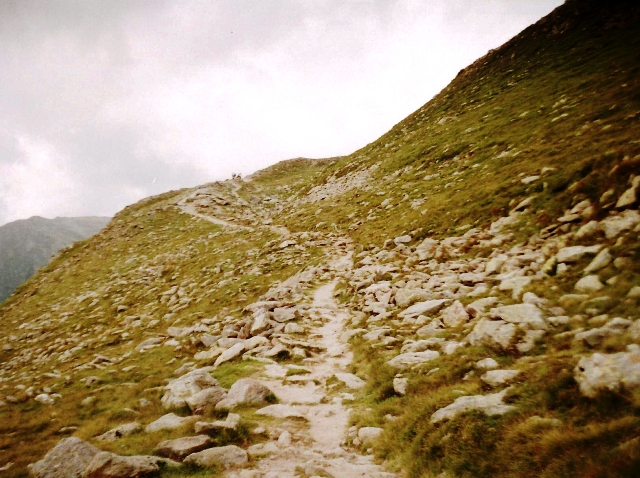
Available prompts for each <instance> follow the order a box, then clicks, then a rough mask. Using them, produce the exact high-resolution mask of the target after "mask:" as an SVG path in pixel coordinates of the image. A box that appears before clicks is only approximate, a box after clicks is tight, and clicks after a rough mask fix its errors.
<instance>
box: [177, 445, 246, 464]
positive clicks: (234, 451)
mask: <svg viewBox="0 0 640 478" xmlns="http://www.w3.org/2000/svg"><path fill="white" fill-rule="evenodd" d="M248 461H249V455H248V453H247V452H246V451H245V450H243V449H242V448H240V447H237V446H235V445H227V446H220V447H215V448H209V449H208V450H203V451H199V452H197V453H192V454H191V455H189V456H188V457H186V458H185V460H184V463H186V464H193V465H197V466H201V467H203V468H211V467H216V466H220V465H222V466H224V467H225V468H229V467H232V466H241V465H244V464H245V463H247V462H248Z"/></svg>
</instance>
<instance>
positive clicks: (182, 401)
mask: <svg viewBox="0 0 640 478" xmlns="http://www.w3.org/2000/svg"><path fill="white" fill-rule="evenodd" d="M216 385H218V381H217V380H216V379H215V378H213V377H212V376H211V375H209V372H208V369H204V368H203V369H196V370H193V371H191V372H189V373H187V374H185V375H183V376H182V377H179V378H177V379H175V380H171V381H170V382H169V383H168V384H167V385H166V386H165V387H164V389H165V392H164V395H163V396H162V399H161V402H162V406H163V407H164V408H165V409H167V410H170V409H172V408H181V407H184V406H186V405H187V402H186V400H187V398H189V397H192V396H193V395H195V394H196V393H198V392H200V391H202V390H204V389H205V388H209V387H214V386H216Z"/></svg>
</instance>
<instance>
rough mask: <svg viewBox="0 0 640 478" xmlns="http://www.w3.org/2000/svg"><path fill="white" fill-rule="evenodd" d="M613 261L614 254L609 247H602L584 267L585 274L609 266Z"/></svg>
mask: <svg viewBox="0 0 640 478" xmlns="http://www.w3.org/2000/svg"><path fill="white" fill-rule="evenodd" d="M612 261H613V256H612V255H611V253H610V252H609V248H608V247H607V248H605V249H602V250H601V251H600V252H599V253H598V255H597V256H596V257H595V258H594V259H593V260H592V261H591V263H590V264H589V265H588V266H587V267H586V268H585V269H584V274H591V273H592V272H598V271H599V270H601V269H604V268H605V267H607V266H608V265H609V264H610V263H611V262H612Z"/></svg>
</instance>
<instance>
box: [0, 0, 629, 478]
mask: <svg viewBox="0 0 640 478" xmlns="http://www.w3.org/2000/svg"><path fill="white" fill-rule="evenodd" d="M639 20H640V7H638V6H636V5H635V3H633V2H622V1H616V2H599V1H592V0H583V1H578V0H573V1H568V2H566V3H565V4H564V5H563V6H561V7H559V8H558V9H557V10H556V11H554V12H553V13H552V14H550V15H549V16H548V17H546V18H544V19H542V20H540V21H539V22H538V23H536V24H535V25H532V26H531V27H529V28H528V29H526V30H525V31H523V32H522V33H521V34H520V35H518V36H517V37H515V38H514V39H512V40H511V41H509V42H508V43H507V44H505V45H503V46H502V47H500V48H498V49H497V50H494V51H491V52H489V53H488V54H487V55H486V56H485V57H483V58H481V59H479V60H478V61H476V62H475V63H474V64H473V65H471V66H469V67H468V68H466V69H465V70H463V71H461V72H460V73H459V74H458V76H457V77H456V78H455V79H454V80H453V81H452V82H451V84H450V85H449V86H448V87H447V88H445V89H444V90H443V91H442V92H441V93H440V94H438V95H437V96H436V97H434V98H433V99H432V100H431V101H429V102H428V103H427V104H425V105H424V106H423V107H421V108H420V109H418V110H417V111H416V112H415V113H413V114H412V115H410V116H409V117H408V118H406V119H405V120H403V121H402V122H400V123H399V124H398V125H396V126H395V127H394V128H392V129H391V130H390V131H389V132H388V133H387V134H385V135H384V136H382V137H381V138H379V139H378V140H376V141H374V142H373V143H371V144H369V145H367V146H365V147H364V148H362V149H360V150H358V151H356V152H354V153H353V154H352V155H350V156H347V157H341V158H331V159H327V160H307V159H301V158H300V159H296V160H291V161H285V162H282V163H279V164H277V165H275V166H272V167H271V168H268V169H266V170H263V171H260V172H258V173H255V174H254V175H253V176H251V177H250V178H247V179H246V180H245V181H240V180H233V181H225V182H220V183H213V184H208V185H204V186H201V187H200V188H194V189H189V190H181V191H172V192H168V193H166V194H163V195H161V196H156V197H153V198H149V199H146V200H144V201H141V202H140V203H138V204H135V205H133V206H130V207H128V208H126V209H125V210H123V211H122V212H120V213H119V214H118V215H116V217H115V218H114V219H113V220H112V221H111V223H110V224H109V225H108V226H107V227H106V228H105V229H104V230H102V231H101V232H100V233H99V234H98V235H96V236H94V237H92V238H90V239H88V240H86V241H83V242H78V243H75V244H74V245H73V246H71V247H69V248H68V249H65V250H64V251H63V252H62V253H61V254H59V255H58V256H56V257H55V258H54V259H53V260H52V261H51V262H50V263H49V264H48V265H47V266H46V267H44V268H43V269H41V270H40V271H39V272H38V273H37V274H36V275H35V276H34V277H33V278H31V279H30V280H29V281H28V282H27V283H26V284H24V285H23V286H21V287H19V288H18V290H17V291H16V292H15V293H14V294H13V295H12V296H11V297H10V298H9V299H7V300H6V301H5V302H4V303H3V304H2V306H0V307H1V308H0V315H1V320H2V323H3V329H2V332H0V337H2V339H3V344H4V347H3V348H0V363H1V364H2V365H1V367H0V402H1V404H0V466H2V465H3V464H5V463H9V462H10V463H12V464H13V465H12V466H11V467H9V468H8V469H7V470H6V471H5V472H4V473H5V476H26V473H27V472H26V465H27V464H28V463H32V462H33V461H35V460H36V459H40V458H41V457H42V456H43V455H44V454H45V453H46V452H47V451H48V450H50V449H51V448H52V447H53V446H54V445H55V444H56V443H57V442H58V441H59V440H60V439H61V438H63V437H66V436H70V435H73V436H77V437H80V438H82V439H83V440H86V441H88V442H90V443H93V444H94V445H96V446H98V447H99V448H101V449H103V450H108V451H113V452H115V453H119V454H122V455H135V454H150V453H153V450H154V447H155V445H156V444H157V443H158V442H159V441H160V440H165V439H169V438H177V437H180V436H186V435H189V434H193V432H192V431H191V430H190V429H187V427H185V428H182V429H177V430H173V431H161V432H154V433H138V434H134V435H131V436H129V437H124V438H122V439H120V440H117V441H114V442H101V441H99V440H97V439H96V437H97V436H98V435H100V434H102V433H104V432H106V431H108V430H109V429H110V428H112V427H113V426H115V425H118V424H121V423H124V422H130V421H133V420H135V421H137V422H139V423H142V424H143V425H146V424H148V423H150V422H152V421H153V420H155V419H157V418H158V417H159V416H160V415H162V414H163V413H165V410H164V409H163V407H162V404H161V401H160V397H161V396H162V394H163V387H164V386H165V385H166V383H167V382H168V380H170V379H173V378H175V377H176V376H178V375H179V374H180V373H184V372H185V371H188V370H190V367H191V368H193V367H196V366H199V367H201V366H206V365H212V364H213V362H214V361H215V358H213V357H214V356H213V355H207V354H209V353H214V352H216V351H217V353H219V350H218V349H217V348H216V347H217V346H212V345H211V344H210V342H212V341H214V339H215V340H220V339H221V338H223V339H224V338H228V337H236V336H237V335H238V334H239V333H240V332H242V330H245V327H247V325H250V324H251V323H252V322H251V320H252V318H251V313H250V311H251V310H252V306H254V305H255V304H256V303H258V304H259V303H261V302H264V301H265V298H266V297H271V296H272V295H273V294H275V292H274V291H276V292H277V291H278V290H279V289H278V287H279V286H282V284H283V283H284V284H286V282H285V281H287V280H288V279H290V278H292V277H294V276H295V277H297V278H299V277H301V276H300V275H298V274H299V273H303V275H304V273H308V274H310V275H311V276H312V277H313V279H311V280H306V281H305V280H302V281H299V283H298V282H296V283H297V284H298V286H296V287H297V289H296V294H298V295H299V297H301V298H300V299H299V300H293V299H291V298H289V299H282V300H283V301H284V302H286V305H287V306H288V307H289V306H295V305H296V304H298V303H301V302H304V301H305V300H307V299H309V297H310V296H311V295H312V294H313V291H314V290H315V288H317V287H319V286H320V285H322V284H325V283H327V282H328V281H329V280H339V282H338V286H337V287H336V290H335V293H334V295H335V297H336V298H337V299H338V300H339V302H340V304H341V307H343V308H344V310H347V311H348V314H349V319H348V320H347V325H346V332H348V333H347V334H346V335H345V338H348V339H349V343H350V345H351V347H352V350H353V352H354V354H355V358H354V360H353V363H352V364H351V365H350V369H349V371H350V372H352V373H354V374H355V375H357V376H358V377H360V378H361V379H363V380H364V381H365V382H366V385H365V386H364V388H362V389H359V390H357V391H350V390H347V388H345V386H344V384H341V382H340V380H339V379H337V378H332V379H330V380H327V381H326V383H322V384H321V385H322V386H323V387H325V388H326V389H327V393H328V395H327V396H328V397H329V398H328V400H338V398H339V397H344V396H343V395H340V394H342V393H346V392H347V391H349V393H351V392H353V393H352V396H350V398H349V400H347V399H344V401H345V403H347V402H348V403H349V406H350V407H351V408H352V410H353V414H352V415H351V419H350V420H351V422H350V425H351V426H352V427H354V428H352V429H350V432H349V435H348V436H347V438H346V443H345V445H344V448H345V449H347V450H350V451H353V452H354V453H355V451H358V452H362V453H365V454H366V453H368V454H373V455H374V456H375V458H376V459H377V460H378V461H379V462H380V463H383V464H384V466H386V467H387V468H388V469H389V470H391V471H392V472H395V473H398V476H406V477H436V476H437V477H441V478H442V477H479V476H482V477H484V476H486V477H489V476H491V477H520V476H547V477H559V476H566V477H569V476H571V477H573V476H575V477H577V476H580V477H584V476H592V477H603V476H611V477H613V476H629V477H631V476H638V474H639V473H640V441H639V439H640V370H638V369H637V364H636V365H633V364H631V365H629V366H628V367H629V368H628V370H627V371H628V374H627V375H626V376H625V374H622V375H623V376H622V378H620V379H619V380H618V382H615V381H614V383H613V385H611V387H610V388H609V389H603V388H602V387H601V388H598V389H597V390H596V392H594V393H589V392H585V390H587V389H586V388H584V387H583V383H584V378H583V373H586V372H585V370H583V369H586V368H588V367H590V366H591V365H589V360H593V358H594V357H598V356H599V355H597V354H602V357H604V358H605V359H611V360H614V359H616V360H617V358H620V360H622V359H623V358H624V359H625V360H627V359H628V360H630V361H631V362H633V360H636V358H638V352H634V350H636V349H635V348H634V345H637V344H638V343H640V316H639V315H638V300H640V243H639V242H638V232H639V229H640V226H638V224H640V219H638V220H637V221H636V219H637V218H639V217H640V216H638V212H637V209H638V200H639V199H640V198H639V197H638V190H639V189H640V182H639V181H638V179H637V178H638V177H639V176H640V75H639V73H640V26H639V25H640V22H639ZM634 188H635V189H634ZM625 198H626V199H625ZM623 199H625V200H624V201H623ZM625 221H626V222H625ZM623 223H624V224H623ZM620 224H623V225H620ZM614 225H615V228H614V227H613V226H614ZM613 229H615V230H613ZM400 236H409V237H405V238H401V237H400ZM352 244H353V249H354V255H353V257H352V261H351V262H352V265H351V267H350V268H348V270H347V271H342V272H340V273H339V274H337V273H335V272H333V269H332V266H330V265H329V264H330V262H331V260H330V258H331V257H334V256H335V255H336V253H337V251H338V250H339V249H341V248H342V249H344V248H345V247H346V246H348V247H352V246H351V245H352ZM578 246H584V247H591V248H592V249H590V250H591V252H581V253H580V254H578V255H577V256H576V257H575V258H571V259H566V258H565V259H563V258H562V255H563V254H565V255H566V254H569V253H570V252H572V251H576V250H577V249H571V250H567V249H566V248H567V247H578ZM594 246H595V247H594ZM603 251H606V254H605V252H603ZM596 253H598V256H597V257H599V258H601V261H600V263H599V264H597V265H594V264H593V263H592V260H593V259H594V256H595V254H596ZM583 278H586V279H588V280H587V281H586V282H585V281H583ZM298 289H299V290H298ZM634 290H636V293H634V292H633V291H634ZM270 294H271V295H270ZM294 295H295V294H294ZM479 299H484V300H485V304H488V305H485V306H482V307H481V306H479V305H478V303H477V302H476V301H478V300H479ZM287 300H288V301H289V302H287ZM425 301H440V302H441V304H440V308H439V309H438V307H434V308H433V310H430V311H428V312H424V314H415V315H414V316H412V315H410V314H409V315H407V314H406V313H405V312H406V309H407V307H409V306H411V305H412V304H414V303H418V304H420V303H422V302H425ZM511 306H517V307H520V306H524V307H523V309H526V310H529V311H530V310H534V312H535V313H534V315H535V317H534V318H535V319H536V320H533V319H531V322H530V323H523V322H518V320H520V318H518V319H517V320H516V321H515V322H514V323H512V322H509V321H508V320H507V319H503V318H502V316H501V315H500V313H502V312H501V309H500V308H501V307H507V308H508V307H511ZM494 307H495V309H493V308H494ZM502 310H505V309H502ZM508 310H513V309H508ZM519 310H520V309H519ZM536 314H539V316H538V315H536ZM458 319H459V320H458ZM527 320H529V318H527ZM311 322H313V320H312V319H310V318H308V317H306V316H304V317H297V318H296V320H295V323H296V324H299V325H300V326H302V327H303V328H304V327H307V326H308V325H309V324H310V323H311ZM531 324H533V325H531ZM485 326H488V327H501V329H500V331H498V329H495V330H496V331H495V333H493V335H491V334H488V336H482V337H481V332H482V327H485ZM183 328H184V329H188V328H193V329H192V331H191V332H189V333H187V335H184V336H180V335H176V334H175V333H174V332H175V331H176V330H178V329H181V330H182V329H183ZM232 328H233V329H234V330H235V331H234V332H233V333H234V334H236V335H229V334H228V331H229V330H231V329H232ZM281 329H282V328H281ZM305 330H306V332H304V333H303V335H302V338H303V339H304V340H308V341H312V340H313V339H314V334H313V333H310V332H309V330H310V329H308V328H307V329H305ZM238 331H240V332H238ZM281 332H282V330H279V332H278V333H279V334H280V333H281ZM500 334H502V335H500ZM294 336H295V334H294V333H293V332H292V333H281V334H280V335H278V336H277V337H276V338H275V339H274V338H270V340H271V345H270V346H273V347H274V348H276V347H277V346H281V347H283V349H280V350H283V351H284V352H283V353H281V354H279V355H277V356H275V355H274V356H273V357H271V359H265V357H261V356H259V355H258V356H257V357H256V356H253V355H251V354H249V355H247V354H245V356H243V359H242V360H241V359H236V360H233V361H230V362H227V363H225V364H223V365H220V366H218V367H217V368H214V369H212V371H211V373H212V375H213V376H214V377H215V378H217V379H218V380H219V381H220V383H221V385H223V386H224V387H226V388H228V387H229V386H231V385H232V384H233V383H234V382H235V381H236V380H237V379H238V378H240V377H245V376H260V375H259V374H260V373H263V372H264V369H265V367H266V366H268V365H267V364H273V363H276V364H279V365H282V366H284V367H287V370H288V371H287V377H288V378H290V377H291V376H296V375H299V374H304V373H305V372H304V370H301V369H300V366H301V365H308V363H311V362H305V360H307V359H308V360H313V358H314V357H318V356H321V355H319V354H320V353H319V352H318V351H317V350H316V349H313V348H311V349H310V350H311V351H310V352H307V356H306V357H307V358H306V359H302V358H301V356H300V355H298V356H296V355H295V354H294V353H293V349H294V345H290V344H296V343H298V342H295V341H293V338H292V337H294ZM274 337H275V336H274ZM501 337H502V338H501ZM504 337H506V338H504ZM503 338H504V340H503ZM298 339H300V337H298ZM298 339H296V340H298ZM216 343H220V342H216ZM283 344H284V345H283ZM285 349H286V350H285ZM408 351H409V353H423V352H429V353H431V356H430V358H429V360H428V361H427V360H426V359H425V360H424V361H422V362H418V363H415V364H414V365H413V366H410V367H406V368H404V369H398V368H396V367H395V366H394V362H393V360H394V359H396V358H397V357H399V356H401V355H402V354H404V353H408ZM435 352H437V353H435ZM634 354H636V355H634ZM216 357H217V355H216ZM616 357H617V358H616ZM489 358H490V359H492V360H493V361H495V366H494V368H495V367H497V368H498V369H499V370H503V371H508V372H514V373H515V375H513V377H511V378H510V379H509V380H507V381H505V382H504V383H503V382H500V383H498V382H495V383H494V382H492V381H491V380H489V379H487V378H486V376H485V371H484V370H482V369H481V366H480V365H478V363H479V362H480V361H481V360H486V359H489ZM273 361H275V362H273ZM585 364H587V365H585ZM296 367H297V368H296ZM634 367H635V368H634ZM614 369H615V366H613V365H610V369H609V371H608V372H607V370H605V372H603V376H609V377H613V378H615V375H616V373H617V372H616V373H613V372H611V370H614ZM598 370H600V369H598ZM615 370H617V369H615ZM403 384H404V388H403ZM605 388H606V387H605ZM41 394H46V395H47V396H50V397H53V402H54V403H53V404H46V403H41V402H40V401H37V400H35V397H37V396H39V395H41ZM499 394H502V395H501V396H500V397H499V406H500V407H506V408H503V409H500V410H501V411H500V413H495V414H493V413H489V412H487V413H485V412H483V411H481V410H479V409H472V408H469V409H467V410H466V411H465V412H462V413H459V414H457V415H455V416H451V417H449V418H448V419H444V420H438V419H436V418H435V417H438V416H439V415H438V414H440V413H444V412H442V410H445V409H446V408H447V407H449V406H451V405H453V404H455V403H460V402H458V400H459V399H460V398H464V397H473V399H474V400H475V399H477V398H478V397H480V396H482V397H487V396H494V395H499ZM346 396H348V394H347V395H346ZM467 400H468V399H467ZM255 412H256V408H255V407H253V408H252V407H247V408H243V409H241V410H240V412H239V413H240V414H241V415H242V420H243V422H242V423H243V425H242V427H241V428H240V429H238V430H237V433H235V434H230V435H217V436H214V437H213V438H214V439H215V440H216V444H218V445H223V444H227V443H234V444H237V445H239V446H241V447H243V448H247V447H249V446H250V445H252V444H253V445H255V444H256V443H264V442H266V441H268V440H270V439H272V438H273V437H269V436H267V437H265V435H264V433H263V434H262V435H261V434H260V433H256V432H254V431H255V429H256V428H260V427H266V428H267V429H268V428H274V429H278V430H280V431H281V429H280V428H278V427H281V426H284V425H283V424H282V423H281V422H278V421H277V420H272V421H267V422H265V421H263V419H261V418H259V417H258V416H257V415H256V414H255ZM179 414H181V415H188V414H189V411H188V410H181V411H180V412H179ZM209 418H211V419H213V418H221V415H220V414H217V413H213V414H211V415H210V416H209ZM296 426H297V427H298V428H296V429H295V430H296V433H297V430H298V429H302V428H303V427H302V425H299V424H297V425H296ZM362 427H376V428H380V429H381V432H380V433H381V434H380V435H379V436H378V437H377V438H375V439H372V440H370V441H366V440H360V436H359V435H358V433H359V432H358V430H359V429H360V430H361V429H362ZM352 432H354V433H355V434H354V433H352ZM267 435H269V434H268V433H267ZM276 439H277V437H276ZM293 446H294V447H295V446H296V445H295V443H294V445H293ZM249 466H252V467H259V466H260V459H259V458H257V457H254V458H252V460H251V462H250V465H249ZM218 471H219V472H220V473H221V474H222V470H218ZM163 473H164V475H165V476H210V475H209V474H208V473H209V472H204V471H202V470H199V469H196V468H182V469H180V470H178V471H175V470H174V471H172V470H169V471H165V472H163ZM298 476H307V471H305V470H302V469H301V470H299V473H298Z"/></svg>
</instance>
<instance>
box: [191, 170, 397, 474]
mask: <svg viewBox="0 0 640 478" xmlns="http://www.w3.org/2000/svg"><path fill="white" fill-rule="evenodd" d="M230 182H231V188H230V191H229V192H230V193H231V195H232V196H233V199H234V200H235V203H234V205H235V206H238V205H240V206H244V207H245V216H244V217H245V219H247V218H250V219H251V220H252V222H254V223H255V221H256V218H260V219H261V220H262V221H264V216H265V215H267V214H268V213H267V212H265V211H264V210H261V211H259V212H258V211H256V210H255V208H252V207H251V205H250V204H249V203H248V202H247V201H245V200H244V199H243V198H242V197H241V196H240V195H239V194H238V191H239V190H240V189H241V187H242V183H243V180H235V181H230ZM216 190H218V191H219V189H218V188H215V189H213V188H209V189H208V190H207V189H205V188H199V189H197V190H196V191H195V192H193V193H191V194H189V195H188V196H186V197H184V198H183V199H182V200H181V201H180V202H179V203H178V205H179V207H180V209H181V210H182V211H183V212H185V213H188V214H191V215H192V216H195V217H199V218H201V219H205V220H208V221H210V222H212V223H214V224H217V225H220V226H223V227H225V228H229V229H243V230H252V229H253V227H252V226H245V225H241V224H234V223H232V222H230V221H227V220H224V219H221V217H220V215H221V214H220V212H221V208H219V207H218V208H216V212H217V214H216V215H212V214H211V213H206V214H205V213H202V212H199V209H202V208H210V207H211V202H212V201H211V198H212V197H213V198H215V199H214V201H215V202H217V203H222V205H228V204H229V202H228V201H229V200H228V196H227V199H221V197H220V195H218V194H216V193H215V192H214V191H216ZM207 196H208V197H207ZM204 197H207V199H204ZM225 203H226V204H225ZM264 222H266V223H267V224H265V223H264ZM264 222H262V223H260V224H259V226H261V227H266V228H268V229H270V230H272V231H274V232H276V233H278V234H280V235H283V236H285V235H287V234H289V231H288V230H287V228H286V227H283V226H278V225H272V224H271V221H270V220H267V221H264ZM338 242H341V243H342V244H345V245H343V246H342V247H341V248H338V250H337V251H334V253H335V254H336V256H334V257H333V258H332V260H331V261H330V262H329V263H328V264H327V269H328V272H329V273H330V274H331V276H332V278H331V281H330V282H328V283H326V284H323V285H320V286H318V287H317V288H316V289H315V290H313V291H311V293H310V296H311V303H310V304H304V303H302V304H298V306H297V307H298V308H299V309H304V310H305V315H306V316H308V317H310V318H311V319H312V320H313V324H314V327H312V328H311V329H310V330H309V333H308V335H309V337H311V338H314V339H315V340H316V342H317V345H315V344H314V346H313V350H314V352H317V353H316V355H315V356H314V357H313V358H310V359H305V360H304V363H305V365H304V367H299V368H297V367H296V368H292V369H291V368H288V367H287V366H283V365H280V364H278V363H271V364H269V365H267V367H266V368H265V370H264V371H263V372H261V373H259V374H258V376H257V377H255V378H257V381H258V382H260V383H262V384H263V385H265V386H266V387H267V388H268V389H269V390H271V391H272V392H273V394H274V395H275V397H276V398H277V401H278V404H277V405H274V406H273V408H271V409H270V410H265V412H264V413H266V414H270V415H271V416H274V417H281V418H284V420H285V422H284V423H283V424H282V426H281V427H279V428H278V429H277V430H272V431H271V432H270V435H274V436H275V435H277V442H275V443H274V442H266V443H261V444H257V445H253V446H252V447H250V449H249V453H250V455H251V456H252V457H253V459H254V465H255V469H256V470H257V472H256V473H253V471H248V470H243V471H241V472H237V471H231V472H229V473H228V474H227V476H229V477H242V476H264V477H265V478H286V477H295V476H300V473H301V472H304V473H305V474H306V475H308V476H316V475H318V476H327V474H329V475H331V476H345V477H346V476H348V477H354V478H355V477H373V478H376V477H380V478H386V477H388V478H391V477H394V476H396V475H395V474H393V473H387V472H385V471H383V470H382V468H380V467H379V466H378V465H376V464H375V463H374V462H373V456H371V455H361V454H359V453H356V452H355V451H354V450H353V449H347V448H346V447H344V446H345V443H346V438H347V432H348V430H347V428H348V422H349V410H348V409H347V408H346V407H345V405H344V404H343V400H347V401H348V400H353V398H354V397H353V395H352V394H351V393H346V392H345V393H342V394H338V395H336V394H334V393H332V392H331V388H332V386H331V384H330V379H332V378H333V377H335V378H337V379H338V381H339V382H340V383H344V384H345V385H346V387H347V388H349V389H352V390H357V389H360V388H362V387H363V386H364V385H365V382H364V381H363V380H362V379H360V378H359V377H357V376H356V375H353V374H351V373H348V372H347V368H348V366H349V365H350V364H351V362H352V360H353V354H352V353H351V352H350V351H349V346H348V344H347V343H346V342H345V341H344V340H341V339H340V337H341V335H342V334H343V331H344V328H345V322H346V321H347V319H348V318H349V311H348V310H347V309H346V308H344V307H340V306H339V305H338V304H337V302H336V300H335V299H334V297H333V294H334V289H335V286H336V283H337V279H336V276H342V277H343V278H346V277H345V275H346V274H347V273H348V272H350V270H351V268H352V254H353V250H352V247H351V244H350V241H349V240H348V239H345V238H340V240H339V241H338ZM347 246H348V247H347ZM288 370H296V371H302V372H304V373H303V374H300V375H291V376H287V372H288ZM266 408H269V407H266ZM370 433H371V438H373V437H374V435H375V434H376V433H377V429H373V428H372V429H371V431H370ZM362 435H363V437H365V435H366V430H365V431H363V433H362ZM366 439H367V438H364V440H366ZM343 447H344V448H343Z"/></svg>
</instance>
